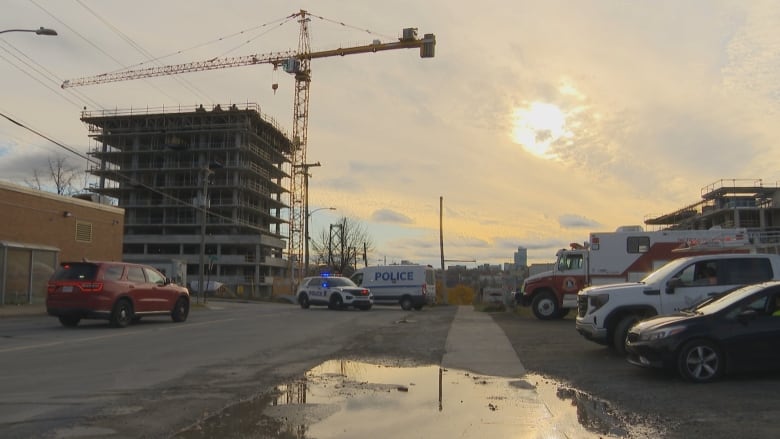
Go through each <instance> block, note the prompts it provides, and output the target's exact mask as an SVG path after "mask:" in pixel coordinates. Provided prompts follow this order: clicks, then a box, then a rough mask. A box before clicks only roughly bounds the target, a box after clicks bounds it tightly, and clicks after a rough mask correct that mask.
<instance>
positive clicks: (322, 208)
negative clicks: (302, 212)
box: [306, 207, 336, 217]
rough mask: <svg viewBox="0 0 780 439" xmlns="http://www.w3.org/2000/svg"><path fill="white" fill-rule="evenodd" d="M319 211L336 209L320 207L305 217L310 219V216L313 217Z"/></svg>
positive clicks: (333, 208)
mask: <svg viewBox="0 0 780 439" xmlns="http://www.w3.org/2000/svg"><path fill="white" fill-rule="evenodd" d="M320 210H336V208H335V207H320V208H318V209H314V210H312V211H311V212H309V213H308V214H307V215H306V216H307V217H310V216H312V215H314V213H315V212H319V211H320Z"/></svg>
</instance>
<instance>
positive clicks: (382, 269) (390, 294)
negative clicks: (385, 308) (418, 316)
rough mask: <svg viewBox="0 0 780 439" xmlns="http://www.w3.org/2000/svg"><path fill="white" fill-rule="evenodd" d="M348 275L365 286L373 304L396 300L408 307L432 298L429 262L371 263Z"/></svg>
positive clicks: (433, 283)
mask: <svg viewBox="0 0 780 439" xmlns="http://www.w3.org/2000/svg"><path fill="white" fill-rule="evenodd" d="M351 279H352V281H353V282H355V283H356V284H357V285H358V286H361V287H365V288H368V289H369V290H371V294H372V295H373V296H374V303H375V304H377V305H387V304H395V303H397V304H399V305H401V308H402V309H404V310H406V311H408V310H410V309H412V308H414V309H416V310H420V309H422V307H423V305H430V304H432V303H434V302H435V301H436V271H435V270H434V269H433V267H431V266H430V265H375V266H369V267H365V268H361V269H358V270H357V271H356V272H355V273H354V274H353V275H352V276H351Z"/></svg>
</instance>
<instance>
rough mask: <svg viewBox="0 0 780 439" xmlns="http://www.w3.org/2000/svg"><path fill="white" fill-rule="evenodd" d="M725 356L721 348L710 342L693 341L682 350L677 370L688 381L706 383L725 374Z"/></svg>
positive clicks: (678, 358)
mask: <svg viewBox="0 0 780 439" xmlns="http://www.w3.org/2000/svg"><path fill="white" fill-rule="evenodd" d="M723 360H724V358H723V354H721V351H720V348H718V346H717V345H716V344H715V343H713V342H711V341H708V340H693V341H690V342H688V343H686V344H685V346H683V347H682V349H680V355H679V356H678V357H677V369H678V371H679V372H680V376H682V377H683V378H685V379H686V380H688V381H693V382H696V383H706V382H710V381H713V380H716V379H718V378H719V377H720V376H721V375H722V374H723V369H724V364H723Z"/></svg>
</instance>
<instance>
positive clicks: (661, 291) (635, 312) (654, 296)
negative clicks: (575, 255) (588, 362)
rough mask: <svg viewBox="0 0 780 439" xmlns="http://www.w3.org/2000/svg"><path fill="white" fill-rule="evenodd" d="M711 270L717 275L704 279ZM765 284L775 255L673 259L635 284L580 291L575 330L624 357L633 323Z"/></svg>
mask: <svg viewBox="0 0 780 439" xmlns="http://www.w3.org/2000/svg"><path fill="white" fill-rule="evenodd" d="M713 272H714V273H717V274H716V275H715V276H711V275H708V273H713ZM770 280H780V255H775V254H750V253H740V254H733V253H714V254H705V255H699V256H690V257H685V258H679V259H674V260H672V261H670V262H668V263H667V264H665V265H664V266H662V267H661V268H659V269H657V270H656V271H654V272H652V273H650V274H649V275H647V276H646V277H645V278H644V279H642V280H641V281H639V282H630V283H620V284H613V285H594V286H590V287H586V288H583V289H582V290H580V291H579V293H577V300H578V303H579V308H578V312H577V320H576V323H575V328H576V329H577V331H578V332H579V333H580V334H582V336H583V337H585V338H586V339H588V340H590V341H593V342H595V343H599V344H603V345H606V346H610V347H612V348H614V349H615V351H617V352H619V353H624V352H623V351H624V349H625V342H626V336H627V335H628V329H629V328H630V327H631V326H633V325H634V323H636V322H638V321H640V320H643V319H646V318H649V317H652V316H655V315H668V314H672V313H674V312H677V311H680V310H683V309H686V308H691V307H693V306H696V304H698V303H700V302H702V301H703V300H706V299H707V298H708V297H712V296H718V295H720V294H721V293H723V292H724V291H728V290H731V289H734V288H737V287H741V286H744V285H750V284H755V283H759V282H766V281H770Z"/></svg>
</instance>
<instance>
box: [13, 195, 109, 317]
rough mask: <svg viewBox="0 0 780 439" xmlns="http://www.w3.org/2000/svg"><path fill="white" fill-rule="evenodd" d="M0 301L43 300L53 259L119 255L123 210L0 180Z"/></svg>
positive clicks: (30, 301) (54, 265) (53, 266)
mask: <svg viewBox="0 0 780 439" xmlns="http://www.w3.org/2000/svg"><path fill="white" fill-rule="evenodd" d="M0 224H2V225H3V227H1V228H0V305H8V304H22V303H43V300H44V299H45V294H46V281H47V280H48V279H49V276H51V274H52V273H53V271H54V268H55V267H56V266H57V264H58V262H59V261H65V260H81V259H83V258H87V259H91V260H117V261H118V260H122V235H123V233H122V230H123V229H122V228H123V225H124V210H123V209H120V208H117V207H115V206H109V205H105V204H99V203H95V202H92V201H87V200H82V199H77V198H73V197H65V196H61V195H56V194H53V193H49V192H44V191H40V190H36V189H30V188H26V187H23V186H18V185H15V184H11V183H7V182H3V181H0Z"/></svg>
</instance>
